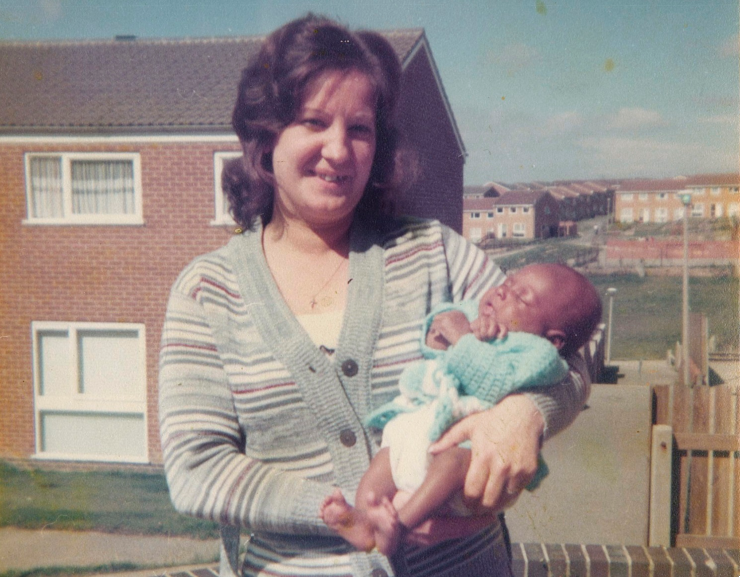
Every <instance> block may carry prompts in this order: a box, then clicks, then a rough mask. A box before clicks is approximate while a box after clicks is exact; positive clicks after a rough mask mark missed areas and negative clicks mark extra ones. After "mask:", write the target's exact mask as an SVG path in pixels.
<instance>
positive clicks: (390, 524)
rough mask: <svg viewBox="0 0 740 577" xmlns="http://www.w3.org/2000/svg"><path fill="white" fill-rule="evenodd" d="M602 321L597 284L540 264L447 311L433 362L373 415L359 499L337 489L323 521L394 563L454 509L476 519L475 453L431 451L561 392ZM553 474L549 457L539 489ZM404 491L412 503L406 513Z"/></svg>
mask: <svg viewBox="0 0 740 577" xmlns="http://www.w3.org/2000/svg"><path fill="white" fill-rule="evenodd" d="M600 320H601V300H600V298H599V295H598V293H597V292H596V289H595V288H594V287H593V285H592V284H591V283H590V282H589V281H588V280H587V279H586V278H585V277H584V276H583V275H581V274H580V273H578V272H576V271H575V270H573V269H572V268H569V267H566V266H564V265H559V264H536V265H530V266H527V267H525V268H523V269H522V270H521V271H519V272H518V273H516V274H512V275H511V276H509V277H508V278H507V279H506V281H505V282H504V283H503V284H502V285H500V286H498V287H494V288H491V289H489V290H488V291H487V292H486V293H484V295H483V296H482V298H481V299H480V301H478V302H476V301H464V302H462V303H459V304H451V303H445V304H443V305H442V306H441V307H438V308H437V309H435V310H434V311H432V313H431V314H430V315H429V316H428V317H427V319H426V321H425V325H424V331H423V337H422V353H423V354H424V356H425V358H426V360H422V361H419V362H418V363H413V364H412V365H409V366H408V367H407V368H406V369H404V371H403V373H402V374H401V378H400V380H399V389H400V391H401V395H399V397H397V398H396V399H394V400H393V401H391V402H390V403H387V404H386V405H383V406H382V407H380V408H379V409H377V410H376V411H374V412H373V413H371V414H370V416H369V417H368V419H367V420H366V424H367V425H368V426H370V427H376V428H382V429H383V441H382V448H381V449H380V451H379V452H378V454H377V455H376V456H375V457H374V458H373V460H372V462H371V463H370V467H369V468H368V470H367V471H366V473H365V475H364V476H363V478H362V480H361V481H360V485H359V487H358V489H357V494H356V496H355V506H354V507H352V506H351V505H349V503H347V501H346V500H345V499H344V496H343V495H342V493H341V491H340V490H339V489H337V490H336V491H335V492H334V493H333V494H332V495H331V496H330V497H328V498H327V499H326V500H325V501H324V503H323V504H322V507H321V511H320V515H321V517H322V519H323V520H324V522H325V523H326V524H327V526H329V527H330V528H331V529H333V530H335V531H336V532H337V533H338V534H339V535H341V536H342V537H343V538H344V539H345V540H347V541H348V542H349V543H351V544H352V545H353V546H354V547H356V548H357V549H360V550H371V549H373V548H377V549H378V550H379V551H381V552H382V553H385V554H386V555H391V554H392V553H393V552H394V551H395V549H396V547H397V545H398V543H399V540H400V538H401V536H402V534H403V531H404V530H408V529H413V528H414V527H416V526H417V525H419V524H420V523H421V522H423V521H424V520H426V519H427V518H428V517H429V516H431V515H432V514H434V513H435V512H436V511H438V510H439V509H440V508H441V507H442V506H443V505H447V506H448V509H449V510H450V512H451V513H452V514H458V515H466V514H469V512H468V511H467V509H466V508H465V506H464V505H463V504H462V501H461V498H460V497H461V494H460V493H461V489H462V488H463V485H464V482H465V476H466V474H467V471H468V466H469V464H470V450H469V449H468V448H466V447H464V446H458V447H454V448H451V449H448V450H446V451H443V452H442V453H440V454H438V455H434V456H432V455H431V454H430V453H429V447H430V446H431V444H432V443H433V442H434V441H436V440H437V439H438V438H439V437H440V435H441V434H442V433H443V432H444V431H445V430H446V429H447V428H448V427H449V426H450V425H452V424H453V423H455V422H457V421H459V420H460V419H462V418H463V417H465V416H467V415H470V414H473V413H475V412H478V411H482V410H485V409H487V408H490V407H492V406H493V405H494V404H496V403H497V402H498V401H499V400H501V399H502V398H503V397H505V396H506V395H507V394H509V393H511V392H514V391H517V390H520V389H526V388H532V387H537V386H540V387H541V386H547V385H553V384H556V383H558V382H560V381H562V380H563V378H565V376H566V374H567V372H568V365H567V363H565V361H564V360H563V358H562V357H567V356H568V355H570V354H573V353H575V352H576V351H578V349H579V348H580V347H581V346H583V345H584V344H585V343H586V342H587V341H588V339H589V338H590V337H591V334H592V333H593V331H594V329H595V328H596V325H597V324H598V323H599V321H600ZM546 474H547V471H546V467H545V465H544V462H543V461H542V460H541V459H540V464H539V468H538V471H537V474H536V475H535V479H534V480H533V482H532V483H530V485H529V486H528V488H529V489H533V488H534V487H536V485H537V484H538V483H539V480H540V479H541V478H543V477H544V476H545V475H546ZM398 491H405V492H407V493H410V494H411V496H410V498H409V499H408V501H406V502H405V503H404V504H403V505H401V506H400V507H399V509H398V510H396V509H395V507H394V506H393V503H392V500H393V498H394V496H395V495H396V493H397V492H398Z"/></svg>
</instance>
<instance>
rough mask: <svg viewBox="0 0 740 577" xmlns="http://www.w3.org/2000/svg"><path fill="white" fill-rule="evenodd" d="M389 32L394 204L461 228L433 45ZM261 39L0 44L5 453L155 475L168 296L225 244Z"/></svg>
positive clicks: (414, 34)
mask: <svg viewBox="0 0 740 577" xmlns="http://www.w3.org/2000/svg"><path fill="white" fill-rule="evenodd" d="M383 34H384V35H385V37H386V38H387V39H388V40H389V41H390V43H391V44H392V46H393V48H394V49H395V51H396V53H397V54H398V56H399V58H400V60H401V62H402V66H403V76H402V91H401V98H400V102H399V119H400V123H401V125H402V128H403V129H404V131H405V132H406V135H407V138H408V140H409V142H410V144H411V146H412V147H413V148H414V149H416V150H417V152H418V154H419V162H420V165H421V171H420V178H419V180H418V181H417V182H416V184H415V186H414V187H413V188H412V189H411V190H410V191H409V193H408V194H407V195H406V196H405V197H404V198H403V199H400V205H401V207H402V209H403V210H405V211H406V212H409V213H411V214H415V215H418V216H423V217H435V218H438V219H440V220H441V221H443V222H445V223H446V224H449V225H450V226H451V227H453V228H455V229H456V230H460V229H461V225H462V189H463V164H464V161H465V156H466V152H465V148H464V146H463V142H462V139H461V137H460V133H459V131H458V129H457V125H456V123H455V119H454V116H453V114H452V110H451V108H450V104H449V102H448V101H447V98H446V96H445V91H444V89H443V86H442V82H441V79H440V77H439V74H438V71H437V68H436V65H435V63H434V59H433V58H432V53H431V50H430V47H429V43H428V41H427V38H426V36H425V34H424V31H423V30H421V29H415V30H395V31H389V32H384V33H383ZM260 42H261V38H260V37H241V38H211V39H179V40H174V39H170V40H145V39H136V38H131V37H121V38H118V39H116V40H109V41H71V42H0V101H1V102H2V103H3V105H2V106H1V107H0V175H2V178H0V197H1V198H2V203H3V211H2V215H1V216H0V219H2V225H1V229H2V233H1V234H2V249H1V250H2V258H0V282H2V286H3V296H2V299H0V316H1V317H2V319H3V333H2V336H3V338H2V339H0V382H1V383H2V403H0V458H19V459H26V458H30V457H33V458H38V459H62V460H85V461H115V462H128V463H159V462H161V452H160V447H159V430H158V423H157V362H158V353H159V342H160V332H161V327H162V323H163V319H164V311H165V305H166V301H167V296H168V293H169V288H170V286H171V285H172V283H173V282H174V280H175V278H176V276H177V274H178V273H179V271H180V270H182V268H183V267H184V266H185V265H186V264H187V263H188V262H189V261H190V260H191V259H192V258H193V257H194V256H195V255H197V254H201V253H204V252H207V251H209V250H212V249H214V248H216V247H218V246H221V245H223V244H224V243H225V242H227V241H228V238H229V235H230V234H233V229H234V225H233V222H232V221H231V219H230V216H229V214H228V206H227V204H226V201H225V199H224V195H223V194H222V192H221V187H220V175H221V169H222V166H223V163H224V161H225V160H227V159H229V158H233V157H235V156H237V155H239V153H240V152H239V151H240V147H239V143H238V142H237V139H236V137H235V136H234V134H233V131H232V128H231V112H232V108H233V105H234V101H235V99H236V87H237V83H238V81H239V78H240V75H241V70H242V69H243V68H244V67H245V66H246V64H247V61H248V59H249V57H250V56H251V55H253V54H255V53H256V51H257V50H258V47H259V45H260Z"/></svg>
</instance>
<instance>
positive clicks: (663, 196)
mask: <svg viewBox="0 0 740 577" xmlns="http://www.w3.org/2000/svg"><path fill="white" fill-rule="evenodd" d="M667 198H668V193H667V192H659V193H658V200H666V199H667Z"/></svg>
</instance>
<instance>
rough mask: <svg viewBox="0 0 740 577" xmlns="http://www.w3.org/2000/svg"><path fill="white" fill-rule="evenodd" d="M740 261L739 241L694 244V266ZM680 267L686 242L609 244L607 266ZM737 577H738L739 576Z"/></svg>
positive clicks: (691, 250)
mask: <svg viewBox="0 0 740 577" xmlns="http://www.w3.org/2000/svg"><path fill="white" fill-rule="evenodd" d="M737 260H738V242H737V241H730V240H727V241H723V240H717V241H701V242H697V241H691V242H689V261H690V263H691V265H692V266H699V265H702V266H709V265H712V264H714V265H724V264H732V263H736V262H737ZM638 262H642V263H644V264H645V265H646V266H680V265H681V264H682V263H683V241H681V240H678V241H674V240H654V239H645V240H614V239H609V240H608V241H607V243H606V264H607V265H608V266H616V265H617V264H619V265H620V266H622V265H625V266H626V265H631V264H636V263H638ZM736 577H737V576H736Z"/></svg>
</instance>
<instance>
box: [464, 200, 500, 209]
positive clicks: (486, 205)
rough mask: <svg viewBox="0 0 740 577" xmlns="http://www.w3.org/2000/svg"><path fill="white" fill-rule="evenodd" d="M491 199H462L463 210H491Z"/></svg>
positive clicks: (492, 202)
mask: <svg viewBox="0 0 740 577" xmlns="http://www.w3.org/2000/svg"><path fill="white" fill-rule="evenodd" d="M494 200H496V199H495V198H493V197H487V198H463V210H491V209H492V208H493V205H494Z"/></svg>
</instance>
